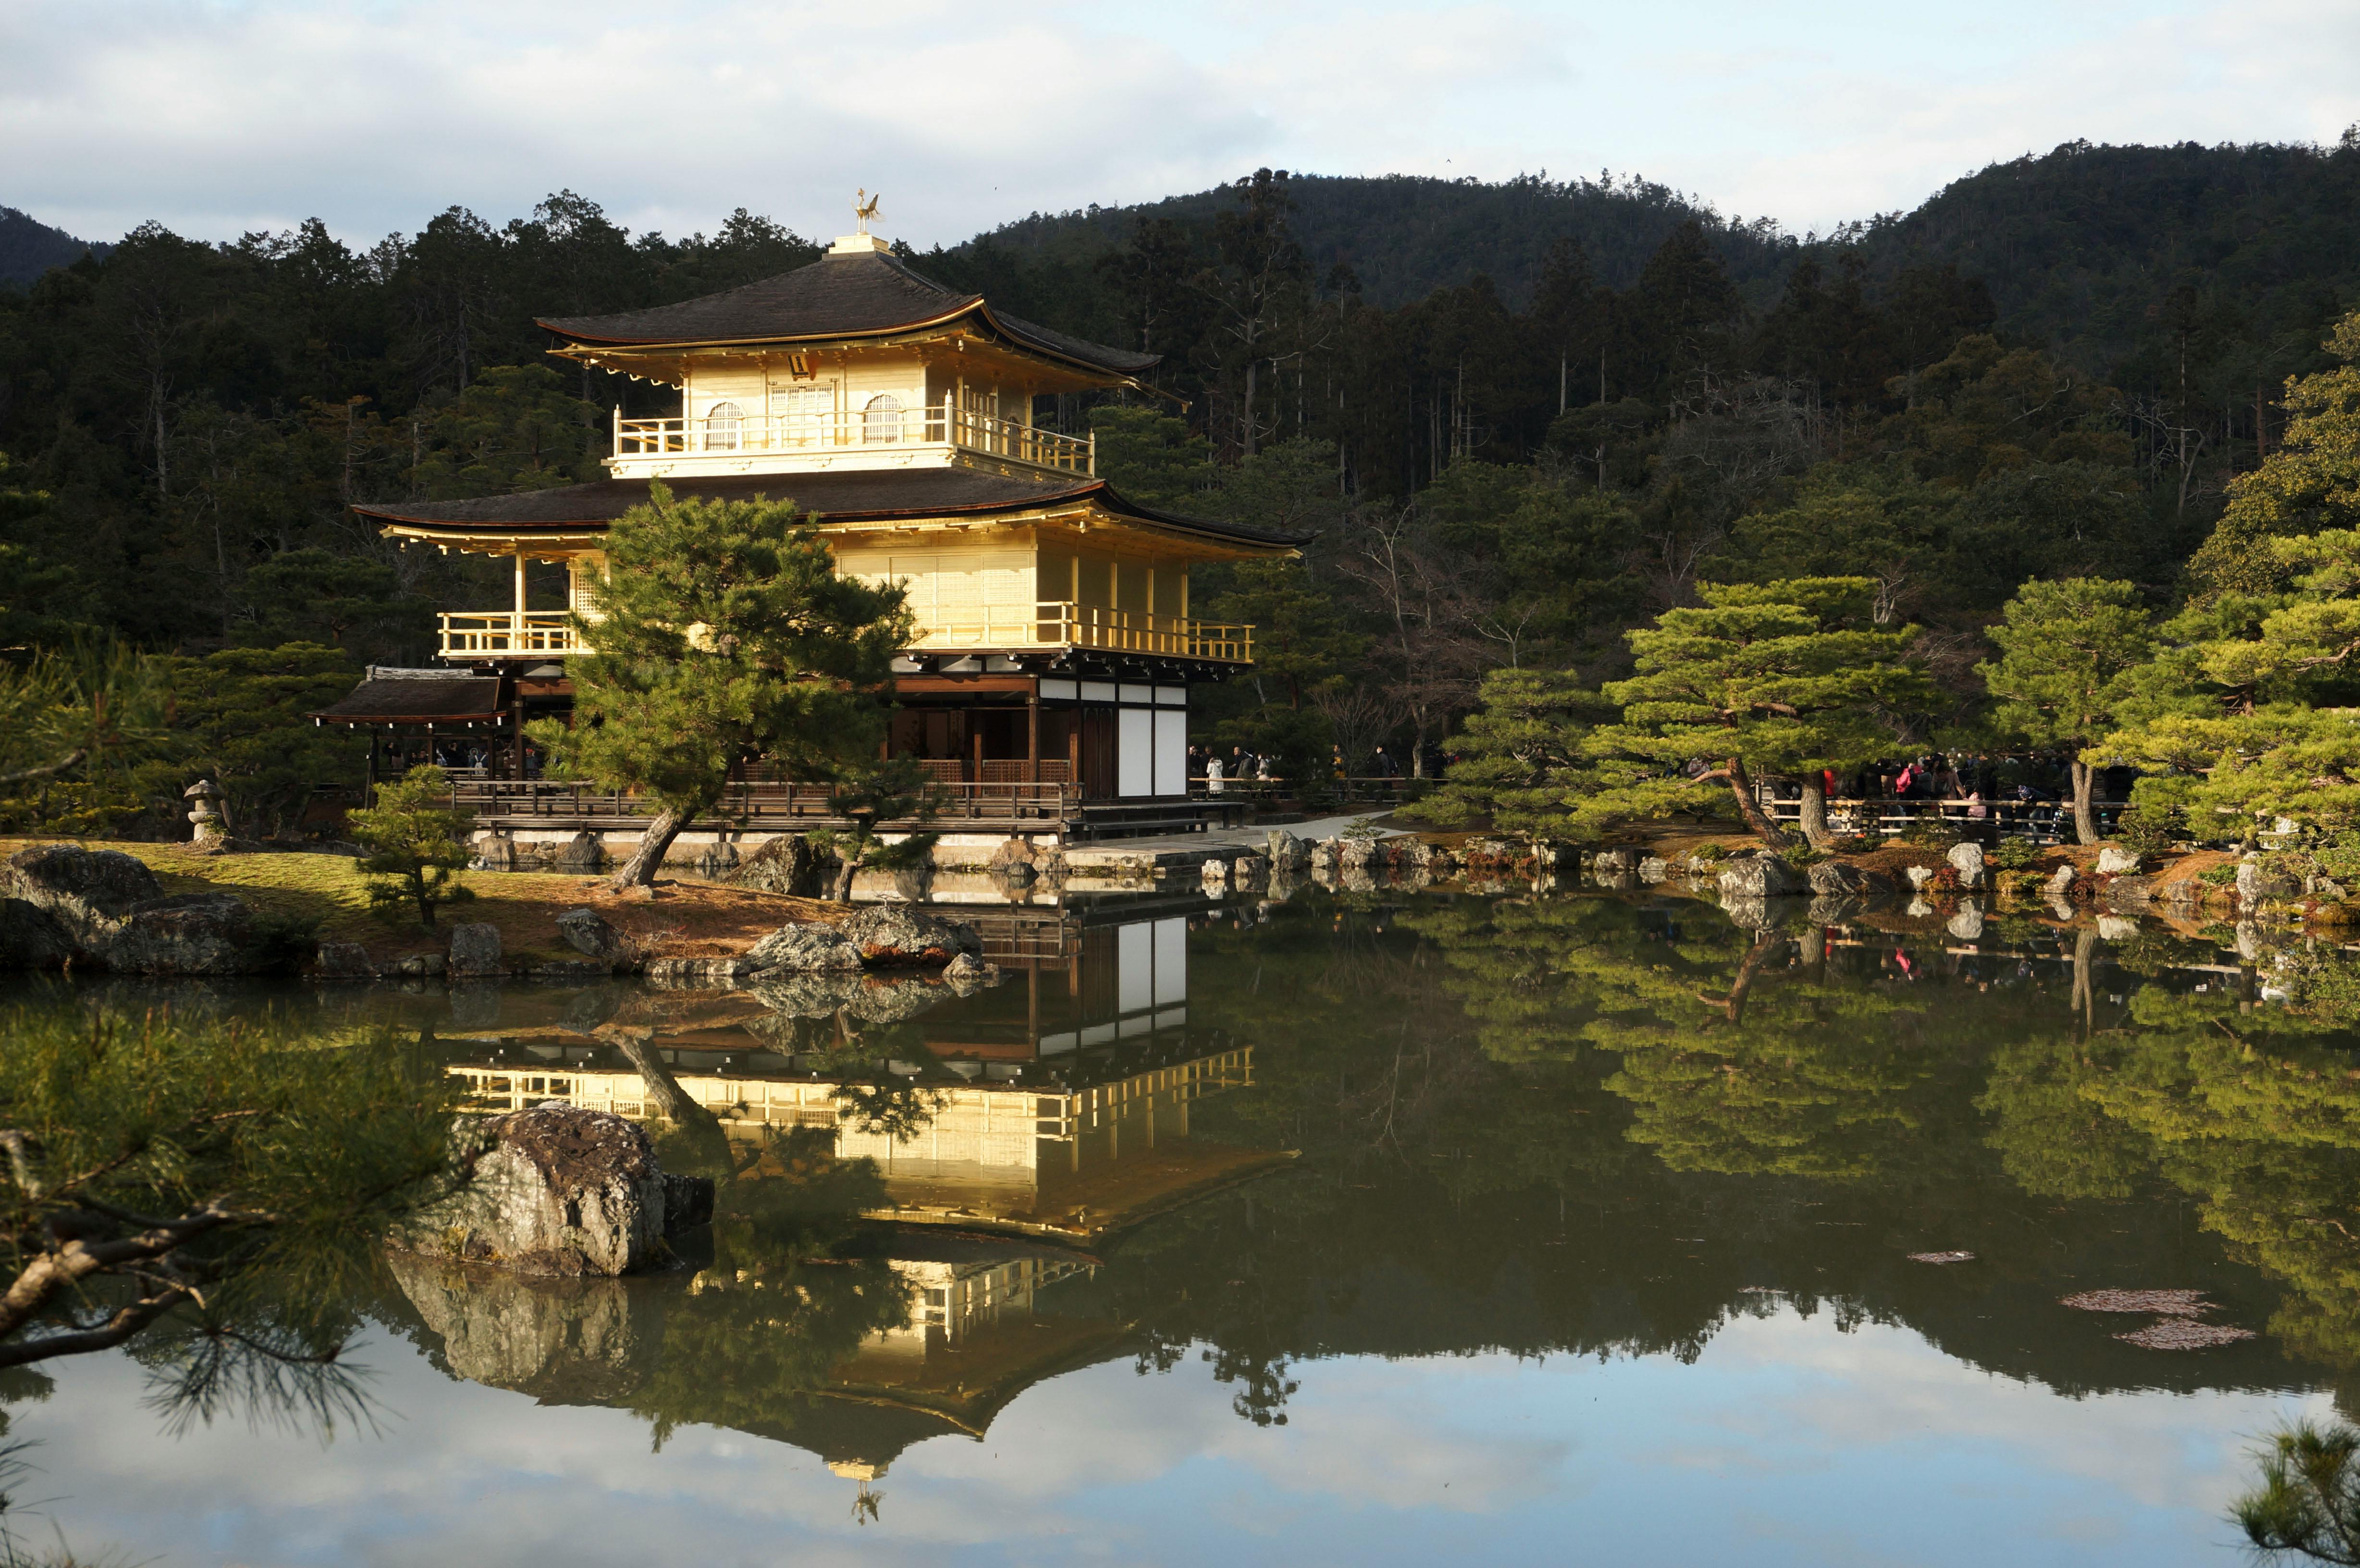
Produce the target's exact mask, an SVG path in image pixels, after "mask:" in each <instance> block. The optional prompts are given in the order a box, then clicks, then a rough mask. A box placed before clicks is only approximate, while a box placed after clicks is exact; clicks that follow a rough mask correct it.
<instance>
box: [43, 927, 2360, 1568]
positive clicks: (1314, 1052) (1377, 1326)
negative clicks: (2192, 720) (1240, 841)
mask: <svg viewBox="0 0 2360 1568" xmlns="http://www.w3.org/2000/svg"><path fill="white" fill-rule="evenodd" d="M986 934H987V938H988V940H989V942H991V943H992V944H993V951H994V952H995V953H996V955H997V956H998V957H999V959H1000V962H1001V963H1002V964H1003V965H1004V966H1005V967H1007V968H1008V970H1009V971H1010V976H1009V978H1008V980H1007V981H1006V982H1005V983H1004V984H1002V985H998V986H996V987H994V988H991V989H988V990H984V991H981V992H979V993H977V994H975V995H972V996H956V995H953V994H950V993H949V992H947V991H946V990H945V988H943V987H940V986H934V985H914V986H912V985H905V986H900V987H894V986H874V985H870V986H860V985H855V986H853V987H852V988H851V989H850V990H849V991H847V990H844V989H841V988H839V989H837V990H835V991H830V990H829V989H828V988H827V987H826V986H825V985H803V986H786V987H776V988H772V989H770V990H768V991H764V990H759V989H758V990H754V991H741V992H730V991H694V990H683V991H657V990H651V989H649V988H646V987H642V986H639V985H602V986H597V987H593V988H588V989H561V988H554V987H532V986H524V985H508V986H505V987H490V988H485V989H480V990H473V991H469V990H459V991H444V990H442V989H439V988H438V989H435V990H432V991H428V990H425V989H420V990H416V991H400V990H395V989H390V988H387V987H376V988H366V989H357V990H343V991H339V990H331V989H318V990H315V989H311V988H306V987H300V986H295V985H284V986H279V987H277V988H270V987H265V986H261V985H256V986H253V987H246V988H239V987H198V986H187V985H184V986H182V987H180V988H179V989H177V990H176V989H173V988H170V987H163V986H155V985H129V984H122V983H113V984H110V983H107V982H104V981H91V982H82V983H79V984H75V985H62V984H58V983H49V984H30V983H27V984H23V985H16V986H15V987H14V988H13V989H11V990H9V991H7V992H6V993H5V995H0V1000H10V1001H16V1002H20V1003H25V1002H29V1003H30V1004H31V1005H33V1006H36V1007H57V1008H79V1009H99V1010H105V1009H136V1008H141V1007H148V1006H152V1005H155V1004H156V1003H157V1002H158V1001H159V1000H165V999H169V1002H170V1004H171V1005H173V1006H176V1007H181V1008H185V1009H215V1010H220V1011H224V1012H228V1013H233V1014H240V1015H255V1016H259V1015H262V1014H265V1013H268V1014H271V1015H273V1016H275V1017H278V1018H282V1019H290V1018H291V1019H293V1020H295V1021H297V1022H299V1023H300V1024H301V1025H302V1026H303V1027H304V1028H306V1029H316V1030H318V1031H319V1032H321V1033H322V1034H323V1035H326V1034H333V1033H337V1032H348V1031H351V1030H355V1029H377V1028H391V1029H397V1030H399V1031H401V1032H402V1033H403V1034H404V1035H405V1036H414V1037H415V1038H417V1039H418V1040H420V1041H421V1044H422V1045H423V1047H424V1048H425V1049H428V1050H430V1051H434V1052H438V1053H440V1056H441V1059H442V1060H443V1062H444V1063H445V1064H446V1065H447V1067H448V1068H449V1070H450V1071H451V1072H453V1073H458V1074H461V1075H464V1077H465V1078H466V1079H467V1080H468V1082H469V1083H470V1084H471V1086H472V1087H473V1089H474V1090H475V1094H476V1095H477V1096H478V1098H479V1100H480V1102H481V1103H483V1104H484V1105H487V1106H507V1105H527V1104H533V1103H538V1102H540V1101H541V1100H544V1099H548V1098H552V1097H555V1098H565V1099H572V1100H574V1101H577V1102H579V1103H585V1104H592V1105H599V1106H602V1107H606V1108H612V1109H617V1110H619V1111H622V1112H624V1113H625V1114H629V1115H635V1116H655V1115H657V1114H658V1113H659V1112H660V1111H661V1109H662V1108H663V1107H664V1106H666V1105H671V1106H672V1107H673V1108H674V1109H675V1110H676V1111H677V1112H679V1116H678V1117H676V1118H675V1120H674V1122H672V1123H671V1124H668V1130H666V1131H665V1133H664V1135H663V1139H664V1141H663V1143H662V1147H663V1149H665V1152H666V1158H667V1160H672V1161H679V1162H688V1163H695V1162H697V1161H700V1160H701V1161H704V1162H705V1165H706V1166H707V1167H709V1168H713V1169H717V1170H720V1171H725V1172H729V1171H734V1172H736V1174H735V1175H734V1176H728V1177H726V1178H725V1180H724V1181H723V1185H722V1191H721V1194H720V1199H719V1203H718V1205H717V1211H718V1212H717V1217H716V1222H715V1224H714V1225H713V1226H712V1227H711V1230H710V1233H709V1235H700V1236H697V1237H696V1238H695V1239H694V1241H693V1242H692V1243H691V1244H690V1246H689V1247H688V1251H687V1256H686V1257H685V1258H684V1260H683V1267H681V1268H680V1269H675V1270H673V1271H671V1272H668V1273H664V1274H660V1275H655V1276H650V1277H644V1278H639V1279H626V1280H589V1281H552V1280H528V1279H514V1278H510V1277H506V1276H502V1275H498V1274H495V1273H490V1272H487V1271H481V1270H474V1269H464V1268H459V1267H455V1266H451V1265H445V1264H439V1263H430V1262H423V1261H421V1260H418V1259H415V1258H393V1259H390V1260H388V1265H387V1267H386V1269H385V1270H384V1271H383V1274H382V1276H381V1277H380V1278H379V1279H377V1280H376V1281H375V1282H374V1283H373V1284H372V1285H371V1286H369V1287H368V1288H367V1289H366V1290H365V1291H363V1292H362V1295H361V1296H360V1298H359V1299H356V1300H355V1301H354V1302H353V1305H354V1307H355V1310H356V1311H357V1312H359V1314H360V1315H361V1317H362V1319H363V1320H364V1321H365V1323H366V1328H365V1330H364V1332H363V1333H362V1334H361V1336H360V1338H359V1339H358V1341H357V1343H356V1345H355V1350H354V1356H355V1358H356V1359H357V1360H358V1361H359V1362H361V1363H363V1364H365V1365H366V1368H367V1369H368V1375H367V1378H366V1390H367V1412H366V1417H365V1419H363V1420H361V1421H353V1420H350V1419H344V1420H340V1421H336V1422H334V1423H333V1425H332V1426H331V1427H328V1428H325V1429H323V1428H322V1425H321V1424H320V1423H319V1422H317V1421H306V1420H302V1419H300V1418H297V1417H295V1416H293V1415H291V1414H290V1413H289V1412H287V1411H285V1410H272V1409H268V1408H264V1407H257V1408H254V1409H250V1410H235V1411H231V1412H227V1413H225V1414H223V1415H221V1416H218V1417H216V1418H215V1419H213V1421H210V1422H209V1423H208V1422H206V1421H191V1420H186V1419H180V1418H179V1417H176V1413H175V1412H174V1411H173V1410H170V1409H169V1408H166V1407H164V1406H161V1405H159V1404H158V1400H157V1398H156V1394H157V1386H156V1384H155V1381H154V1379H153V1377H151V1375H150V1373H149V1372H148V1371H147V1369H145V1368H144V1367H142V1365H141V1364H140V1363H139V1362H138V1361H137V1359H135V1358H133V1357H130V1356H89V1357H82V1358H76V1359H69V1360H66V1361H63V1362H57V1363H51V1364H49V1367H48V1368H47V1374H48V1375H47V1377H36V1378H27V1377H23V1376H21V1375H19V1377H17V1378H16V1381H14V1382H10V1383H8V1384H6V1385H5V1387H0V1393H5V1397H7V1398H8V1399H10V1403H9V1405H8V1407H7V1410H6V1414H7V1418H8V1433H9V1436H10V1437H11V1438H12V1439H16V1440H23V1441H27V1442H29V1443H32V1444H34V1446H33V1447H32V1448H30V1449H29V1450H28V1451H27V1457H28V1458H29V1459H30V1460H31V1462H32V1463H33V1464H34V1465H36V1466H38V1474H37V1475H34V1476H32V1477H30V1478H29V1479H27V1481H25V1482H24V1483H22V1484H21V1485H20V1486H18V1487H17V1488H16V1490H17V1491H18V1493H19V1495H20V1496H21V1497H26V1498H28V1499H36V1498H37V1499H43V1500H42V1501H41V1502H40V1503H39V1506H38V1513H39V1514H40V1515H41V1516H42V1517H41V1519H38V1521H36V1529H37V1531H38V1534H39V1535H41V1536H43V1537H46V1535H47V1532H48V1530H49V1527H50V1526H51V1525H52V1524H53V1525H54V1527H55V1529H56V1530H59V1531H61V1532H62V1534H63V1537H64V1538H65V1539H66V1540H67V1541H70V1542H71V1543H72V1545H73V1546H74V1547H75V1548H76V1549H77V1550H78V1551H81V1552H85V1553H91V1552H113V1553H115V1554H116V1555H118V1556H120V1557H123V1558H125V1559H128V1560H136V1561H141V1562H160V1563H240V1564H298V1563H454V1562H455V1563H547V1562H566V1563H585V1564H588V1563H666V1562H677V1561H691V1560H693V1561H695V1562H698V1563H741V1562H742V1563H755V1562H761V1563H773V1562H778V1561H793V1562H797V1563H827V1562H836V1561H846V1562H849V1561H854V1560H858V1561H860V1562H862V1563H922V1562H923V1563H941V1562H944V1561H945V1560H947V1561H955V1562H959V1563H1001V1562H1007V1563H1016V1562H1023V1563H1043V1562H1048V1563H1064V1562H1090V1563H1106V1562H1114V1563H1202V1562H1207V1561H1221V1562H1226V1563H1305V1562H1343V1561H1355V1562H1370V1563H1423V1562H1433V1561H1439V1560H1450V1561H1457V1560H1466V1561H1480V1562H1487V1563H1527V1562H1529V1563H1542V1562H1547V1563H1557V1562H1566V1561H1581V1562H1600V1563H1706V1562H1732V1563H1733V1562H1743V1563H1831V1562H1842V1563H1961V1564H1966V1563H1995V1562H2009V1563H2076V1564H2086V1563H2138V1564H2143V1565H2152V1564H2158V1563H2223V1564H2225V1563H2231V1562H2233V1561H2235V1560H2236V1559H2237V1558H2238V1557H2239V1555H2240V1552H2241V1551H2242V1548H2241V1547H2240V1545H2239V1543H2238V1542H2239V1538H2238V1536H2237V1534H2236V1531H2235V1530H2234V1526H2232V1525H2231V1524H2229V1523H2228V1522H2227V1521H2226V1519H2225V1518H2224V1511H2223V1510H2224V1508H2225V1507H2226V1505H2227V1502H2228V1500H2229V1499H2230V1498H2231V1497H2232V1496H2234V1494H2235V1493H2236V1492H2237V1491H2238V1490H2239V1489H2241V1487H2243V1486H2245V1484H2247V1482H2248V1481H2249V1480H2250V1478H2251V1474H2252V1465H2251V1462H2250V1459H2249V1450H2250V1448H2251V1446H2252V1444H2253V1443H2254V1442H2255V1441H2256V1439H2257V1438H2259V1437H2260V1436H2261V1435H2263V1434H2264V1433H2266V1432H2269V1431H2270V1430H2272V1429H2274V1428H2275V1427H2276V1426H2277V1425H2278V1424H2279V1423H2280V1422H2281V1421H2285V1420H2288V1419H2289V1418H2292V1417H2296V1416H2301V1415H2310V1416H2313V1417H2319V1418H2329V1417H2333V1416H2334V1415H2335V1414H2336V1413H2337V1412H2338V1411H2344V1412H2360V1377H2356V1376H2355V1365H2360V1247H2355V1244H2354V1238H2353V1236H2352V1235H2351V1234H2350V1233H2349V1232H2348V1231H2347V1230H2346V1229H2345V1225H2346V1224H2347V1223H2353V1224H2360V1221H2354V1220H2353V1217H2352V1210H2353V1208H2354V1199H2355V1192H2360V1186H2355V1177H2360V1155H2355V1148H2360V1056H2355V1052H2354V1049H2353V1047H2354V1043H2355V1039H2360V1036H2355V1033H2354V1032H2352V1031H2351V1030H2350V1029H2349V1028H2348V1026H2347V1025H2346V1024H2345V1023H2344V1017H2345V1012H2346V1009H2347V1006H2348V1000H2347V999H2348V997H2349V996H2351V995H2353V994H2355V992H2360V988H2355V987H2352V986H2350V985H2349V983H2348V980H2347V977H2346V975H2345V974H2344V968H2343V967H2342V965H2343V964H2344V960H2343V958H2342V957H2341V955H2339V954H2336V953H2326V952H2309V951H2306V950H2302V949H2300V947H2297V948H2295V949H2291V950H2289V952H2288V953H2287V954H2286V957H2285V959H2284V961H2283V962H2280V961H2278V960H2277V959H2273V958H2270V957H2267V956H2265V957H2263V958H2261V959H2260V960H2259V961H2258V962H2256V961H2253V960H2252V959H2251V957H2250V954H2249V957H2248V958H2247V959H2245V960H2241V959H2240V958H2239V956H2238V954H2237V952H2236V950H2235V949H2234V946H2228V947H2224V946H2223V945H2221V942H2226V941H2228V940H2229V938H2228V937H2227V935H2226V933H2220V932H2214V933H2211V935H2210V936H2208V935H2205V934H2202V933H2187V934H2174V933H2172V932H2170V931H2164V930H2161V929H2159V928H2155V927H2137V926H2134V925H2132V924H2130V923H2129V922H2125V921H2120V920H2112V921H2109V922H2108V925H2107V931H2106V934H2105V935H2104V936H2103V937H2102V936H2101V935H2100V934H2099V933H2098V932H2097V931H2095V930H2094V929H2092V928H2091V927H2089V926H2087V925H2084V926H2082V927H2081V928H2079V929H2070V928H2067V927H2065V926H2062V925H2060V924H2059V923H2058V922H2055V921H2053V920H2047V919H2045V918H2044V919H2043V920H2030V919H2023V920H2002V919H1996V918H1994V919H1991V920H1984V921H1983V922H1982V925H1981V929H1980V932H1979V934H1977V935H1976V936H1974V937H1973V938H1972V940H1970V939H1967V938H1963V937H1961V936H1960V935H1958V934H1956V930H1955V928H1953V929H1952V930H1946V929H1945V928H1944V925H1943V923H1942V921H1941V920H1939V918H1937V919H1924V918H1920V919H1917V920H1912V919H1910V918H1908V917H1907V916H1906V915H1903V914H1900V913H1898V912H1896V913H1895V914H1893V915H1892V916H1890V917H1889V918H1882V919H1880V918H1875V917H1869V916H1863V915H1861V914H1859V913H1858V912H1857V911H1852V912H1850V913H1849V914H1848V915H1847V916H1846V917H1845V918H1844V919H1842V920H1840V921H1839V922H1837V923H1834V924H1815V923H1808V921H1807V920H1804V919H1801V918H1797V919H1796V920H1794V922H1793V923H1791V924H1786V925H1783V926H1769V927H1765V928H1762V929H1752V922H1751V920H1749V925H1748V926H1747V927H1741V926H1740V925H1738V924H1736V923H1734V922H1733V921H1732V919H1731V918H1729V916H1727V915H1725V914H1724V913H1722V912H1721V910H1719V909H1715V908H1714V907H1713V906H1711V905H1710V904H1707V903H1702V902H1699V901H1695V900H1690V899H1685V898H1671V897H1668V896H1664V897H1658V896H1655V895H1652V894H1649V893H1646V892H1644V891H1641V892H1636V893H1625V894H1612V893H1606V892H1593V891H1581V892H1568V893H1561V894H1555V895H1547V896H1533V897H1505V898H1477V897H1472V896H1469V895H1464V894H1460V895H1456V896H1454V895H1450V894H1447V893H1438V892H1432V891H1426V892H1418V893H1411V892H1406V891H1404V892H1398V893H1394V892H1387V891H1384V890H1382V889H1363V890H1361V891H1360V892H1357V893H1346V892H1334V891H1326V890H1321V889H1318V888H1316V887H1315V888H1310V889H1306V890H1305V891H1304V892H1302V893H1300V894H1298V895H1297V896H1295V897H1294V898H1291V899H1288V900H1286V901H1284V902H1266V901H1265V902H1256V901H1254V900H1252V899H1241V900H1233V901H1224V902H1212V901H1208V900H1207V899H1205V898H1197V897H1194V896H1189V897H1185V898H1183V897H1179V896H1176V895H1175V896H1173V897H1170V898H1153V897H1151V898H1142V899H1134V900H1131V901H1121V900H1108V901H1102V902H1099V903H1096V904H1091V905H1088V906H1087V907H1081V908H1072V909H1052V910H1035V911H1031V912H1010V913H1006V914H995V915H994V916H992V917H991V919H990V921H989V923H988V924H987V931H986ZM2216 938H2217V939H2219V940H2217V941H2216V940H2214V939H2216ZM2250 946H2251V943H2250V942H2248V947H2249V948H2250ZM698 1105H701V1106H703V1107H704V1108H705V1113H709V1114H697V1113H694V1107H695V1106H698ZM1959 1255H1965V1256H1959ZM2093 1290H2183V1291H2197V1292H2201V1293H2202V1297H2203V1298H2204V1300H2205V1301H2206V1302H2207V1303H2208V1304H2209V1305H2208V1310H2207V1311H2205V1312H2203V1313H2202V1316H2201V1317H2198V1318H2193V1319H2191V1318H2187V1317H2184V1316H2183V1317H2178V1318H2175V1317H2172V1316H2169V1315H2159V1314H2158V1313H2156V1312H2098V1311H2089V1310H2081V1308H2077V1307H2075V1306H2070V1305H2067V1304H2065V1299H2066V1298H2069V1297H2074V1296H2077V1295H2079V1294H2081V1293H2083V1292H2088V1291H2093ZM2190 1322H2194V1323H2202V1324H2205V1325H2210V1326H2212V1327H2215V1328H2219V1329H2225V1330H2234V1331H2244V1334H2245V1336H2244V1337H2234V1338H2233V1337H2230V1336H2229V1335H2227V1334H2217V1335H2200V1336H2199V1337H2211V1338H2217V1339H2220V1340H2221V1341H2222V1343H2217V1344H2212V1345H2205V1346H2202V1347H2200V1348H2193V1349H2171V1348H2164V1347H2159V1345H2158V1343H2142V1340H2143V1339H2144V1340H2147V1341H2149V1342H2154V1341H2156V1340H2157V1339H2158V1336H2157V1335H2155V1334H2152V1333H2150V1332H2148V1331H2151V1330H2154V1329H2156V1328H2158V1327H2161V1328H2162V1329H2164V1330H2165V1331H2167V1332H2166V1333H2165V1334H2163V1335H2162V1336H2161V1339H2160V1343H2161V1345H2169V1343H2170V1341H2171V1331H2172V1325H2173V1324H2174V1323H2190ZM2126 1334H2130V1335H2138V1336H2140V1337H2139V1338H2128V1339H2126V1338H2125V1337H2124V1336H2125V1335H2126ZM183 1414H184V1413H183Z"/></svg>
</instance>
